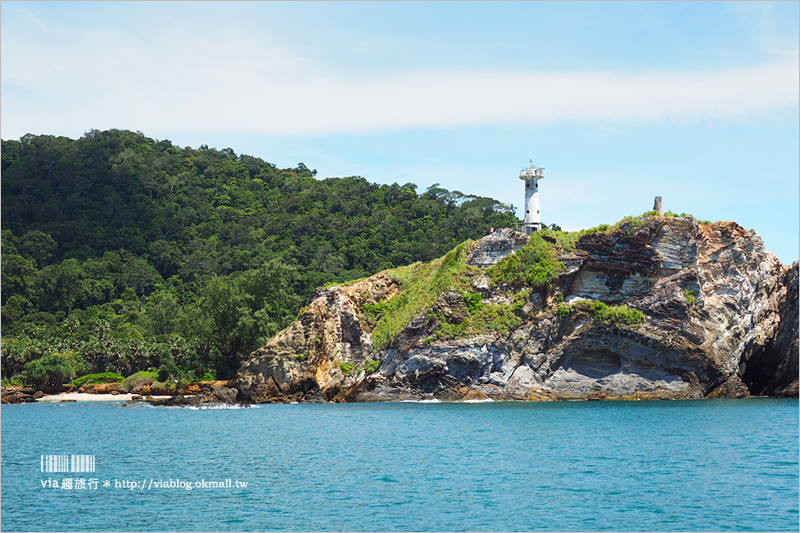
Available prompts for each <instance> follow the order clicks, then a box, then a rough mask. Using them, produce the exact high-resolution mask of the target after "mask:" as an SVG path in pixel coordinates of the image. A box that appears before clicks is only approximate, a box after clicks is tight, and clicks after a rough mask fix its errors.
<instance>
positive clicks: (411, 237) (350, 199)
mask: <svg viewBox="0 0 800 533" xmlns="http://www.w3.org/2000/svg"><path fill="white" fill-rule="evenodd" d="M315 174H316V171H313V170H309V169H308V167H306V165H304V164H303V163H299V164H298V165H297V167H296V168H291V169H279V168H277V167H276V166H275V165H273V164H270V163H268V162H266V161H263V160H262V159H259V158H256V157H251V156H247V155H237V154H235V153H234V151H233V150H232V149H230V148H226V149H223V150H216V149H210V148H208V147H207V146H201V147H199V148H197V149H193V148H191V147H183V148H182V147H179V146H175V145H173V144H172V143H171V142H170V141H168V140H162V141H156V140H153V139H150V138H148V137H146V136H145V135H143V134H142V133H138V132H136V133H134V132H130V131H119V130H111V131H103V132H101V131H97V130H93V131H90V132H88V133H87V134H86V135H84V136H83V137H82V138H80V139H77V140H72V139H69V138H66V137H53V136H47V135H42V136H35V135H26V136H24V137H22V138H21V139H20V140H19V141H16V140H3V141H2V229H3V233H2V300H3V301H2V322H3V355H4V364H3V377H4V378H7V377H9V376H11V375H13V374H18V373H21V372H22V370H23V368H24V365H25V364H26V363H28V362H30V361H32V360H35V359H37V358H39V357H42V356H43V355H50V354H52V353H57V352H58V353H61V352H69V353H72V352H74V353H75V354H77V355H76V357H77V359H76V361H77V362H75V363H74V364H73V365H72V366H73V367H79V368H83V367H81V365H82V364H83V365H84V366H85V368H86V371H89V370H92V371H96V372H102V371H106V370H111V371H116V372H121V373H125V372H133V371H137V370H145V369H147V368H151V367H160V366H164V365H167V366H168V367H170V368H172V369H173V370H174V372H176V373H178V372H181V371H185V372H189V371H197V372H202V371H205V370H208V369H213V370H215V371H217V372H218V373H219V374H220V375H229V374H230V373H231V372H232V371H233V370H234V369H235V368H236V366H237V364H238V360H239V358H240V357H241V356H242V355H244V354H246V353H249V351H251V350H253V349H254V348H256V347H257V345H258V343H260V342H262V341H263V340H264V339H265V338H267V337H268V336H269V335H272V334H274V333H275V332H276V331H278V330H279V329H280V328H282V327H284V326H285V325H287V323H288V322H289V321H290V320H291V319H292V318H293V317H294V315H295V314H296V312H297V310H298V308H299V307H300V305H302V304H303V302H304V301H305V300H307V298H308V296H309V295H310V294H311V293H312V292H313V290H314V289H315V288H316V287H318V286H320V285H324V284H326V283H332V282H333V283H335V282H342V281H346V280H350V279H355V278H359V277H363V276H366V275H369V274H372V273H375V272H377V271H379V270H382V269H385V268H391V267H394V266H399V265H404V264H409V263H412V262H414V261H428V260H431V259H433V258H436V257H439V256H441V255H443V254H444V253H445V252H446V251H448V250H449V249H451V248H453V247H454V246H455V245H457V244H458V243H460V242H462V241H464V240H466V239H468V238H475V237H478V236H480V235H483V234H486V233H487V232H488V229H489V227H490V226H495V227H502V226H508V225H510V224H511V223H513V222H516V218H515V217H514V215H513V208H512V207H510V206H507V205H504V204H501V203H499V202H497V201H495V200H492V199H490V198H482V197H476V196H471V195H465V194H463V193H461V192H458V191H448V190H446V189H443V188H441V187H439V185H438V184H434V185H433V186H431V187H429V188H427V190H426V191H425V192H423V193H418V191H417V186H416V185H414V184H413V183H406V184H403V185H398V184H397V183H394V184H392V185H378V184H374V183H369V182H368V181H367V180H366V179H364V178H361V177H348V178H327V179H317V178H316V177H315ZM48 346H49V348H48ZM6 356H7V358H6Z"/></svg>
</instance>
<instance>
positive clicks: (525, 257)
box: [362, 212, 683, 349]
mask: <svg viewBox="0 0 800 533" xmlns="http://www.w3.org/2000/svg"><path fill="white" fill-rule="evenodd" d="M654 215H655V212H652V213H645V214H644V215H640V216H636V217H633V216H631V217H625V218H623V219H622V220H620V221H619V222H617V223H616V224H614V225H607V224H604V225H602V226H597V227H594V228H589V229H585V230H580V231H560V230H553V229H543V230H541V231H537V232H534V233H533V234H532V235H531V237H530V239H529V241H528V244H527V245H525V246H524V247H522V248H521V249H520V250H518V251H517V252H516V253H515V254H511V255H508V256H506V257H504V258H503V259H501V260H500V261H499V262H498V263H497V264H496V265H494V266H492V267H489V268H487V269H486V270H485V272H486V274H487V275H488V276H489V278H490V283H491V285H492V286H493V287H497V286H502V285H503V284H506V285H507V286H508V287H509V288H512V289H513V290H518V289H519V290H521V291H525V290H527V289H534V290H549V289H551V288H552V287H553V285H554V284H555V282H556V280H557V279H558V276H559V274H560V273H561V272H563V271H564V269H565V267H564V264H563V263H561V262H560V261H559V260H558V254H559V253H561V252H568V251H571V250H572V249H574V248H575V245H576V244H577V242H578V240H579V239H580V238H581V237H583V236H584V235H587V234H590V233H606V234H607V233H610V232H612V231H619V230H621V229H622V228H623V227H625V228H630V229H632V230H636V229H638V228H640V227H644V226H646V225H647V224H649V223H650V219H651V216H654ZM666 216H678V215H675V214H674V213H670V212H667V213H666ZM681 216H683V215H681ZM475 244H476V241H466V242H464V243H462V244H460V245H459V246H457V247H456V248H454V249H453V250H451V251H450V252H448V253H447V254H446V255H445V256H444V257H441V258H439V259H435V260H433V261H431V262H430V263H414V264H413V265H408V266H403V267H398V268H394V269H391V270H388V271H386V273H387V275H388V276H389V277H391V278H392V279H394V280H395V281H398V282H399V283H400V285H401V287H402V291H401V292H400V294H398V295H397V296H395V297H394V298H392V299H391V300H388V301H385V302H380V303H379V304H376V305H371V306H367V307H368V308H367V307H365V309H363V310H362V313H364V315H365V317H366V318H367V321H368V323H370V324H375V327H374V329H373V332H372V341H373V346H374V347H375V349H381V348H384V347H386V346H388V345H389V344H390V343H391V342H392V340H393V339H394V338H395V337H396V336H397V334H398V333H400V331H402V330H403V328H405V327H406V326H407V325H408V324H409V323H410V322H411V320H413V318H414V317H415V316H417V315H419V314H420V313H425V312H427V311H428V310H429V309H430V308H431V306H432V305H433V303H434V302H435V300H436V298H437V297H438V296H439V295H440V294H442V293H444V292H446V291H449V290H454V291H456V292H459V293H461V294H467V293H468V291H471V290H473V289H472V282H471V280H470V279H469V277H468V276H466V275H464V274H465V273H467V272H468V271H470V270H477V269H476V268H474V267H470V266H469V265H467V263H466V256H467V254H468V253H469V251H470V250H472V249H473V247H474V246H475ZM518 292H519V291H518ZM517 300H520V301H517ZM523 303H524V302H522V301H521V299H519V298H515V303H514V304H512V305H495V304H491V305H486V306H483V305H481V306H477V307H475V308H471V309H470V312H469V313H468V314H467V318H466V320H465V321H464V322H462V323H460V324H457V325H455V324H448V323H443V324H440V328H439V330H438V331H437V332H436V333H435V334H434V335H433V338H435V339H440V338H457V337H463V336H470V335H475V334H481V333H486V332H489V331H497V332H501V333H502V332H507V331H508V330H509V329H511V328H513V327H515V326H516V325H518V324H519V323H520V322H521V320H520V319H518V317H517V316H516V314H515V313H514V311H515V310H518V309H519V308H521V307H522V304H523ZM591 311H592V312H593V314H594V316H595V319H596V320H598V321H600V322H616V323H624V324H629V325H634V324H638V323H641V321H643V319H644V317H643V315H641V313H640V312H639V311H636V310H633V309H628V308H627V307H625V306H614V307H607V308H604V309H600V308H599V307H598V308H597V309H592V310H591Z"/></svg>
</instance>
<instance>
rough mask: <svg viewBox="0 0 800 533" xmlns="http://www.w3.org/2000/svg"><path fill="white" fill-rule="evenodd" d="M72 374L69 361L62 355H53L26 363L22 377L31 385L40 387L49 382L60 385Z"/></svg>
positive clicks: (72, 370)
mask: <svg viewBox="0 0 800 533" xmlns="http://www.w3.org/2000/svg"><path fill="white" fill-rule="evenodd" d="M74 373H75V371H74V369H73V368H72V365H71V364H70V361H69V359H68V358H67V357H66V356H64V355H61V354H58V353H54V354H50V355H45V356H43V357H41V358H39V359H35V360H33V361H30V362H28V363H26V364H25V370H23V371H22V376H23V378H24V379H25V381H27V382H28V383H30V384H32V385H40V386H41V385H44V384H46V383H50V382H55V383H56V384H57V385H61V384H62V383H63V382H64V381H65V380H66V379H68V378H69V377H71V376H72V375H74Z"/></svg>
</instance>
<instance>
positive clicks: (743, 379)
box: [235, 217, 798, 403]
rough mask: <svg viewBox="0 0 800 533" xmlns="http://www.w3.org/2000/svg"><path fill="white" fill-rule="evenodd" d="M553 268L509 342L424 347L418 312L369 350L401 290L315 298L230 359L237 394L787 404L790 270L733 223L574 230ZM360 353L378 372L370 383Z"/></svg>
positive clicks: (659, 222)
mask: <svg viewBox="0 0 800 533" xmlns="http://www.w3.org/2000/svg"><path fill="white" fill-rule="evenodd" d="M517 235H519V234H517ZM518 239H519V238H518V237H517V236H516V235H515V234H514V232H511V231H510V230H502V231H499V232H496V233H495V235H491V236H488V237H485V238H484V239H482V240H481V241H479V242H478V243H477V245H476V246H475V248H474V249H473V251H472V253H471V254H470V255H468V262H470V263H471V264H473V265H480V266H486V265H490V264H493V261H494V262H496V261H497V260H499V259H500V257H502V255H507V254H508V253H512V252H513V251H514V249H515V248H516V247H518V246H519V244H520V240H518ZM559 259H560V260H561V262H562V263H563V264H564V265H565V266H566V267H567V269H566V270H565V271H564V272H563V273H562V274H561V275H560V277H559V279H558V282H557V284H556V286H555V287H554V288H553V289H552V290H551V291H549V292H545V293H544V294H542V293H537V292H535V291H533V292H532V294H531V296H530V297H529V302H528V304H527V305H526V306H525V307H524V308H523V311H524V312H523V319H524V321H523V323H522V324H521V325H520V326H518V327H516V328H514V329H512V330H511V331H510V332H509V333H508V334H507V335H497V334H495V335H482V336H477V337H472V338H462V339H457V340H449V341H434V340H433V338H432V337H430V334H431V331H430V328H431V327H432V326H431V323H430V320H428V318H427V317H426V315H425V313H421V314H420V315H418V316H417V317H415V318H414V319H413V320H411V321H410V323H409V324H407V325H406V327H405V328H404V329H403V330H402V331H401V332H400V333H399V334H398V335H397V337H396V338H395V339H394V341H393V342H392V343H391V345H390V346H389V347H387V348H383V349H380V350H373V345H372V338H371V330H370V327H369V324H368V323H367V321H365V320H364V319H363V315H362V314H361V310H362V309H363V307H364V305H365V304H373V305H375V304H377V303H379V302H381V301H384V300H387V299H390V298H392V297H394V296H396V295H397V294H399V293H400V291H401V286H400V283H399V282H397V281H395V280H393V279H391V278H390V277H389V276H388V275H387V274H386V273H380V274H377V275H375V276H373V277H371V278H367V279H365V280H361V281H359V282H356V283H354V284H352V285H349V286H346V287H334V288H331V289H327V290H318V291H317V293H316V294H315V295H314V298H313V299H312V302H311V304H310V306H309V307H308V308H307V310H305V311H304V312H303V313H302V314H301V316H300V318H299V320H297V321H296V322H295V323H294V324H292V325H291V326H290V327H289V328H287V329H286V330H284V331H282V332H280V333H279V334H278V335H276V336H275V337H274V338H273V339H271V340H270V341H269V343H268V344H267V345H266V346H265V347H263V348H262V349H260V350H258V351H256V352H254V353H253V354H252V356H251V358H250V359H249V360H247V361H246V362H245V363H244V364H243V365H242V367H241V369H240V372H239V375H238V377H237V380H236V384H235V386H236V388H237V389H238V390H239V400H241V401H246V402H256V403H261V402H286V401H381V400H403V399H425V398H439V399H442V400H459V399H483V398H493V399H523V400H555V399H590V400H591V399H600V400H602V399H637V398H641V399H646V398H653V399H657V398H660V399H666V398H704V397H711V398H741V397H747V396H749V395H751V394H766V395H782V396H795V397H796V396H797V394H798V264H797V263H795V264H794V265H792V266H791V267H788V266H784V265H781V263H780V262H779V261H778V259H777V257H776V256H775V255H773V254H772V253H770V252H769V251H767V250H766V249H765V248H764V246H763V243H762V241H761V239H760V238H759V237H758V236H756V235H755V234H753V233H751V232H748V231H746V230H744V229H743V228H741V227H740V226H738V225H736V224H735V223H733V222H719V223H716V224H705V225H703V224H699V223H698V222H697V221H695V220H694V219H693V218H692V217H683V218H670V217H651V218H649V219H642V220H641V221H640V224H638V225H637V227H633V226H630V225H622V226H621V227H620V228H619V230H616V231H611V232H609V233H607V234H605V233H598V234H589V235H586V236H584V237H582V238H581V240H580V241H579V242H578V243H577V245H576V246H575V248H574V249H573V250H572V251H570V252H562V253H561V254H560V256H559ZM472 279H473V283H474V290H475V291H477V292H480V293H481V294H482V295H483V297H484V298H485V299H484V302H493V301H507V300H509V298H512V297H513V296H514V294H508V293H507V292H504V291H506V290H507V289H503V288H491V287H490V286H489V284H488V283H487V277H486V275H484V274H481V273H480V270H479V271H478V272H477V273H476V274H475V275H474V276H473V277H472ZM459 298H460V296H459V295H458V294H457V293H444V294H442V295H440V297H439V299H438V300H437V302H436V304H434V307H435V309H437V310H439V311H442V310H444V311H442V312H445V314H447V313H450V316H451V318H452V320H454V321H455V322H458V319H459V316H458V311H457V309H458V299H459ZM561 298H564V300H565V301H566V302H567V303H569V302H571V301H574V300H576V299H579V300H580V299H584V300H586V299H588V300H598V301H601V302H604V303H607V304H616V303H624V304H626V305H627V306H628V307H630V308H633V309H638V310H639V311H641V312H642V313H643V314H644V316H645V318H646V320H645V323H644V324H642V325H638V326H627V325H612V324H603V323H599V322H597V321H595V320H594V319H593V318H592V314H591V313H590V312H588V311H586V310H581V309H582V308H581V307H580V306H573V307H571V308H568V309H567V311H568V312H563V308H562V312H561V313H559V312H557V305H556V301H559V300H560V299H561ZM436 306H438V307H436ZM371 359H375V360H378V361H380V362H381V366H380V368H379V369H378V371H376V372H374V373H371V374H367V373H366V372H365V367H366V365H367V362H368V361H370V360H371ZM349 369H352V372H349V371H348V370H349Z"/></svg>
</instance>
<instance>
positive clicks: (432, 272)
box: [372, 241, 475, 349]
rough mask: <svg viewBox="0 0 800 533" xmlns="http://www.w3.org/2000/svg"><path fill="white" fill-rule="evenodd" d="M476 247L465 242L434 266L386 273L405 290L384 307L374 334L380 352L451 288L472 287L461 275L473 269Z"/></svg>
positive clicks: (419, 266) (436, 261)
mask: <svg viewBox="0 0 800 533" xmlns="http://www.w3.org/2000/svg"><path fill="white" fill-rule="evenodd" d="M474 244H475V241H465V242H463V243H461V244H459V245H458V246H456V247H455V248H453V249H452V250H450V251H449V252H448V253H447V254H446V255H445V256H444V257H440V258H439V259H434V260H433V261H431V262H430V263H414V264H413V265H409V266H404V267H399V268H393V269H391V270H388V271H387V272H386V273H387V274H388V275H389V277H391V278H392V279H394V280H395V281H398V282H399V283H400V284H401V286H402V288H403V289H402V292H400V294H398V295H397V296H395V297H394V298H392V299H391V300H389V301H387V302H386V305H385V306H382V309H381V313H380V316H379V317H378V318H377V321H376V324H375V329H374V330H373V331H372V342H373V345H374V346H375V348H376V349H380V348H383V347H385V346H388V345H389V344H390V343H391V342H392V340H393V339H394V338H395V337H396V336H397V334H398V333H400V331H402V329H403V328H404V327H406V326H407V325H408V323H409V322H411V320H412V319H413V318H414V317H415V316H417V315H418V314H420V313H422V312H425V311H426V310H427V309H428V308H430V306H431V305H433V302H434V301H435V300H436V297H437V296H438V295H439V294H441V293H443V292H446V291H448V290H451V289H455V290H460V291H461V292H463V291H464V290H466V289H468V288H469V287H470V282H469V280H468V279H467V278H466V277H464V276H460V274H462V273H464V272H466V271H467V270H469V269H470V268H471V267H470V266H469V265H467V260H466V259H467V252H468V250H470V249H472V247H473V246H474Z"/></svg>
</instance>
